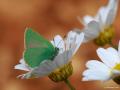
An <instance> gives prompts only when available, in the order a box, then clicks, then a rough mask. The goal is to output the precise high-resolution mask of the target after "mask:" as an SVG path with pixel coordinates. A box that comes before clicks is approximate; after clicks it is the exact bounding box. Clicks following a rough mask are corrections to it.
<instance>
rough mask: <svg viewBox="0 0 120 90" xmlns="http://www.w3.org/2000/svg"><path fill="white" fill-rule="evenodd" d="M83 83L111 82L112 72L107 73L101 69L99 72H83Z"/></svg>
mask: <svg viewBox="0 0 120 90" xmlns="http://www.w3.org/2000/svg"><path fill="white" fill-rule="evenodd" d="M83 76H84V77H83V79H82V80H83V81H91V80H101V81H106V80H109V79H110V78H111V75H110V71H107V72H105V71H104V70H103V71H99V69H98V70H97V69H96V70H95V69H94V70H92V69H91V70H90V69H88V70H86V71H84V72H83Z"/></svg>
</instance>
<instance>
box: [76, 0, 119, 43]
mask: <svg viewBox="0 0 120 90" xmlns="http://www.w3.org/2000/svg"><path fill="white" fill-rule="evenodd" d="M108 1H109V3H108V5H107V6H104V7H101V8H100V9H99V10H98V13H97V15H96V16H95V17H91V16H88V15H87V16H85V17H84V18H83V20H81V19H80V18H79V17H78V20H79V21H80V22H81V23H82V24H83V25H84V26H85V28H84V29H83V32H84V34H85V39H84V42H88V41H91V40H94V39H96V38H98V37H99V36H100V33H101V32H105V31H106V30H109V29H111V30H113V28H112V27H111V25H112V24H113V22H114V20H115V17H116V14H117V9H118V3H119V0H108ZM113 31H114V30H113ZM110 34H111V33H110Z"/></svg>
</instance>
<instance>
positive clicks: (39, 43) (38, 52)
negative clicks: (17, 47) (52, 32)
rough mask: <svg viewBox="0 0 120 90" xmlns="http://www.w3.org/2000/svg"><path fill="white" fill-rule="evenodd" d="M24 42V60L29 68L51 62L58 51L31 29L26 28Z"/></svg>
mask: <svg viewBox="0 0 120 90" xmlns="http://www.w3.org/2000/svg"><path fill="white" fill-rule="evenodd" d="M24 40H25V41H24V43H25V51H24V60H25V62H26V63H27V65H28V66H29V67H31V68H35V67H38V66H39V65H40V63H41V62H43V61H44V60H53V59H54V57H55V56H56V55H57V54H58V50H59V49H58V48H57V47H54V46H53V45H52V43H51V42H49V41H48V40H46V39H45V38H43V37H42V36H41V35H40V34H38V33H37V32H35V31H33V30H32V28H27V30H26V32H25V39H24Z"/></svg>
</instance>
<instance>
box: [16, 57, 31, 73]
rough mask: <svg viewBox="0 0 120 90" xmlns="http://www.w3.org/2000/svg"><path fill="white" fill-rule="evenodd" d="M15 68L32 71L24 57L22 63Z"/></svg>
mask: <svg viewBox="0 0 120 90" xmlns="http://www.w3.org/2000/svg"><path fill="white" fill-rule="evenodd" d="M14 69H19V70H24V71H30V68H29V67H28V66H27V65H26V63H25V61H24V59H23V58H22V59H21V60H20V64H18V65H16V66H15V67H14Z"/></svg>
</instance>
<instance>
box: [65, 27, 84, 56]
mask: <svg viewBox="0 0 120 90" xmlns="http://www.w3.org/2000/svg"><path fill="white" fill-rule="evenodd" d="M77 30H78V29H77ZM83 39H84V34H83V33H77V32H76V29H74V30H73V31H70V32H69V33H68V35H67V39H66V41H65V42H66V50H69V49H72V51H73V55H74V54H75V53H76V51H77V50H78V48H79V47H80V45H81V43H82V41H83Z"/></svg>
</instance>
